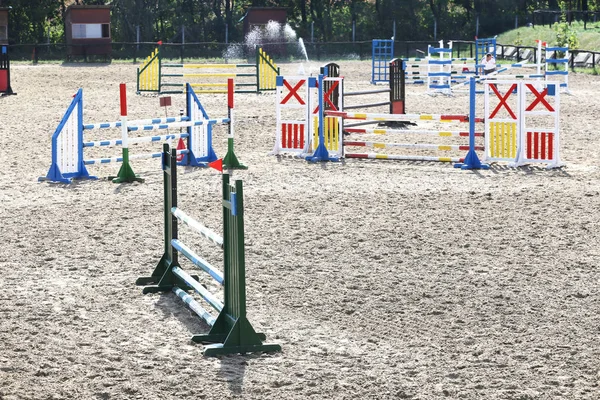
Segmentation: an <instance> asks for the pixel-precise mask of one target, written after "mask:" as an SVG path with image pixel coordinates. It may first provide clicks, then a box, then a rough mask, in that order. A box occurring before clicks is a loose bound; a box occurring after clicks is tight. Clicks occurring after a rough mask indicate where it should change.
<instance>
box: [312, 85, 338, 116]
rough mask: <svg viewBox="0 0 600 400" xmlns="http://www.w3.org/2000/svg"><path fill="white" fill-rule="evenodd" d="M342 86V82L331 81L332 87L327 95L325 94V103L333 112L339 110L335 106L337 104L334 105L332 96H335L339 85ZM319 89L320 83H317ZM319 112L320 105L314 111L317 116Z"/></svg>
mask: <svg viewBox="0 0 600 400" xmlns="http://www.w3.org/2000/svg"><path fill="white" fill-rule="evenodd" d="M339 84H340V81H338V80H335V81H331V86H330V87H329V90H328V91H327V92H325V93H323V102H324V103H327V104H329V107H330V108H329V109H330V110H331V111H338V108H337V107H336V106H335V104H333V101H331V95H332V94H333V92H334V90H335V88H337V87H338V85H339ZM318 87H319V83H318V82H317V88H318ZM318 112H319V105H317V108H315V110H314V111H313V114H316V113H318Z"/></svg>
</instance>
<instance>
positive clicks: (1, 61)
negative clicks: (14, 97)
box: [0, 46, 16, 96]
mask: <svg viewBox="0 0 600 400" xmlns="http://www.w3.org/2000/svg"><path fill="white" fill-rule="evenodd" d="M0 94H1V95H2V96H8V95H11V94H16V93H15V92H13V90H12V87H11V86H10V59H9V57H8V48H7V47H6V46H2V49H1V51H0Z"/></svg>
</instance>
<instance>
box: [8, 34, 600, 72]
mask: <svg viewBox="0 0 600 400" xmlns="http://www.w3.org/2000/svg"><path fill="white" fill-rule="evenodd" d="M452 43H453V56H454V57H457V58H461V57H475V42H473V41H463V40H457V41H453V42H452ZM371 44H372V42H371V41H360V42H330V43H322V42H314V43H310V42H309V43H305V44H302V45H301V44H300V43H298V42H295V43H291V42H286V43H262V44H260V46H262V47H263V49H264V50H265V51H266V52H267V53H268V54H269V55H271V56H272V57H273V58H274V59H275V60H276V62H278V63H280V62H294V61H305V60H306V59H307V58H308V60H309V61H331V60H370V59H371V55H372V47H371ZM428 45H432V46H439V42H434V41H395V42H394V49H395V54H394V55H395V57H402V58H407V57H410V58H413V57H425V56H426V55H427V47H428ZM102 46H104V45H102ZM302 46H304V48H303V47H302ZM156 47H157V44H156V43H149V42H144V43H124V42H114V43H112V46H111V51H110V53H109V54H104V55H97V54H94V53H96V51H94V48H93V45H86V46H75V45H66V44H22V45H10V46H9V53H10V57H11V60H12V61H30V62H32V63H34V64H35V63H38V62H104V63H106V62H111V61H112V60H120V61H131V62H133V63H139V62H142V61H143V60H145V59H146V58H147V57H148V56H149V55H150V53H152V51H153V50H154V49H155V48H156ZM509 49H510V52H509V51H508V50H509ZM514 49H516V51H515V50H514ZM509 53H510V57H508V54H509ZM569 53H570V62H569V67H570V68H571V69H572V70H573V71H575V69H576V68H586V69H590V68H594V69H595V68H597V67H598V65H599V64H600V52H595V51H589V50H579V49H573V50H570V52H569ZM73 54H78V55H73ZM79 54H81V55H79ZM88 54H89V55H88ZM161 55H162V57H163V58H164V59H167V60H179V61H180V62H185V61H191V60H215V61H217V62H223V61H224V62H227V61H228V60H235V59H247V60H254V58H255V50H254V45H252V46H250V45H245V44H236V43H214V42H210V43H185V44H181V43H165V44H162V47H161ZM497 56H498V59H500V60H502V59H507V60H511V61H515V62H520V61H524V60H528V61H530V62H537V61H538V60H537V58H536V57H537V55H536V48H535V47H531V46H514V45H502V44H498V45H497Z"/></svg>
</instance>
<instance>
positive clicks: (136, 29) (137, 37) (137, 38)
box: [135, 25, 140, 50]
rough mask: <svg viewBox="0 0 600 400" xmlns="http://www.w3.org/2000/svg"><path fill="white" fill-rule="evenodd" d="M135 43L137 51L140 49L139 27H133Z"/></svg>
mask: <svg viewBox="0 0 600 400" xmlns="http://www.w3.org/2000/svg"><path fill="white" fill-rule="evenodd" d="M135 42H136V43H137V50H139V49H140V26H139V25H136V27H135Z"/></svg>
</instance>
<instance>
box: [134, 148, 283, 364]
mask: <svg viewBox="0 0 600 400" xmlns="http://www.w3.org/2000/svg"><path fill="white" fill-rule="evenodd" d="M162 157H163V180H164V221H165V226H164V237H165V239H164V254H163V256H162V258H161V259H160V262H159V263H158V265H157V266H156V268H155V269H154V272H152V275H151V276H149V277H143V278H138V279H137V281H136V285H141V286H146V287H145V288H144V289H143V293H144V294H146V293H157V292H166V291H172V292H173V293H174V294H175V295H177V296H178V297H179V298H181V299H182V300H183V301H184V302H185V303H186V304H187V305H188V307H189V308H190V310H192V311H193V312H194V313H195V314H197V315H198V316H199V317H200V318H202V319H203V320H204V321H206V323H207V324H208V325H210V326H211V329H210V332H209V333H208V334H206V335H193V336H192V340H193V341H194V342H197V343H211V344H210V345H207V346H205V349H204V355H205V356H218V355H223V354H234V353H254V352H272V351H281V346H280V345H278V344H267V343H263V341H264V340H265V339H266V337H265V335H264V334H263V333H257V332H256V331H255V330H254V328H253V327H252V325H251V324H250V321H248V318H247V316H246V266H245V246H244V200H243V190H242V181H241V180H236V181H235V182H233V183H230V178H229V174H226V173H225V174H223V196H222V205H223V236H222V237H221V236H219V235H218V234H217V233H215V232H214V231H212V230H210V229H209V228H207V227H205V226H204V225H203V224H202V223H200V222H198V221H196V220H195V219H193V218H191V217H190V216H188V214H186V213H185V212H184V211H183V210H181V209H179V208H178V206H177V196H178V194H177V152H176V151H175V150H174V149H173V150H170V148H169V145H168V144H166V143H165V144H164V145H163V155H162ZM179 221H182V222H183V223H184V224H185V225H187V226H188V227H189V228H190V229H191V230H192V231H194V232H196V233H198V234H199V235H200V236H203V237H204V238H205V239H207V240H208V241H209V242H211V243H212V244H214V245H216V246H217V247H219V248H221V249H223V272H221V271H219V270H217V269H216V268H215V267H213V266H212V265H211V264H210V263H209V262H208V261H206V260H204V259H203V258H202V257H201V256H199V255H197V254H196V253H195V252H194V251H193V250H192V249H191V248H189V247H188V246H187V245H186V244H184V243H183V242H182V241H181V240H180V239H179ZM179 253H181V255H183V256H184V257H185V258H186V259H187V260H189V261H190V262H191V263H192V264H193V265H194V266H196V267H198V268H199V269H201V270H203V271H204V272H206V273H207V274H208V275H210V277H211V278H212V279H214V280H215V281H216V282H217V283H218V284H219V285H222V286H223V289H224V297H223V298H224V301H223V302H221V301H220V300H219V299H217V297H216V296H215V294H213V293H212V292H210V291H209V290H208V289H206V288H205V286H204V285H203V284H202V283H200V279H199V278H198V277H194V276H193V275H190V274H188V273H187V272H185V271H184V270H183V269H182V267H181V265H180V263H179ZM149 285H151V286H149ZM188 291H194V292H196V293H197V294H198V295H199V296H200V297H202V299H203V300H204V301H205V302H206V303H207V304H209V305H210V306H211V307H212V308H214V309H215V310H216V312H218V316H217V317H214V316H213V315H212V314H211V313H210V312H209V311H207V310H206V309H205V308H204V307H203V306H202V305H201V304H200V303H199V302H198V301H197V300H196V299H195V298H194V297H193V296H192V295H190V294H188V293H187V292H188Z"/></svg>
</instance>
